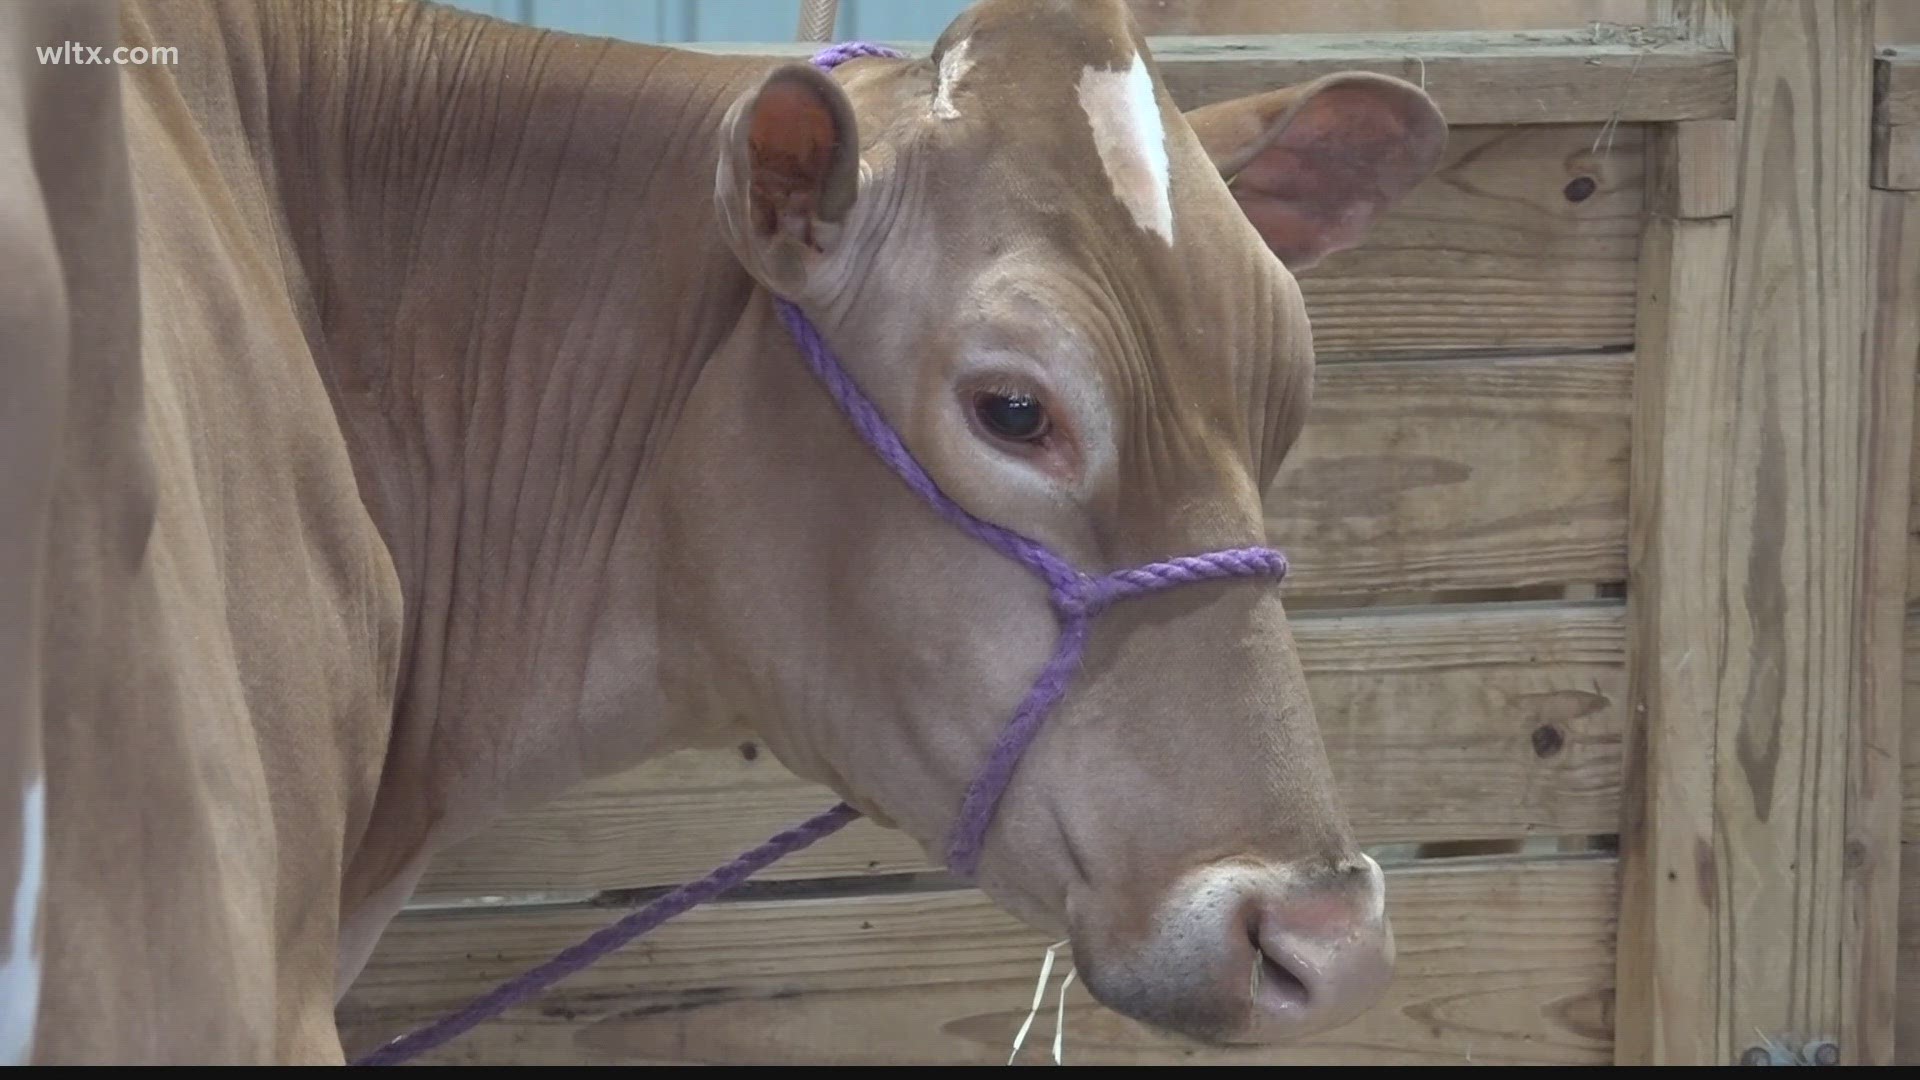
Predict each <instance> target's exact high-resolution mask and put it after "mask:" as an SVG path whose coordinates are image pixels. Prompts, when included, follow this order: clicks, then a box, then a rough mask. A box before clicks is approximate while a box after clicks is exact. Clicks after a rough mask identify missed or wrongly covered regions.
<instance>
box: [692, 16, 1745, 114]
mask: <svg viewBox="0 0 1920 1080" xmlns="http://www.w3.org/2000/svg"><path fill="white" fill-rule="evenodd" d="M886 44H889V45H893V46H895V47H896V48H900V49H903V50H905V51H906V52H907V53H908V54H910V55H913V56H925V55H927V53H928V51H929V47H930V46H929V43H927V42H911V41H890V42H886ZM1150 46H1151V48H1152V50H1153V55H1154V60H1155V62H1156V63H1157V64H1158V66H1159V68H1160V74H1161V77H1162V79H1163V80H1164V81H1165V82H1166V85H1167V89H1168V91H1169V92H1170V93H1172V95H1173V98H1174V101H1175V102H1176V103H1178V104H1179V105H1180V107H1181V108H1183V109H1191V108H1195V107H1197V106H1200V105H1206V104H1210V103H1212V102H1215V101H1221V100H1224V99H1227V98H1232V97H1237V96H1240V95H1243V94H1255V93H1260V92H1262V91H1265V90H1272V89H1274V88H1276V87H1281V86H1289V85H1292V84H1294V83H1302V82H1307V81H1310V80H1312V79H1316V78H1319V77H1320V76H1322V75H1326V74H1329V73H1332V72H1336V71H1375V72H1380V73H1382V74H1386V75H1395V76H1398V77H1400V78H1403V79H1406V80H1407V81H1409V82H1413V83H1419V84H1422V85H1424V86H1425V87H1426V88H1427V91H1428V93H1429V94H1431V95H1432V97H1433V99H1434V102H1435V103H1436V104H1437V105H1439V106H1440V111H1441V112H1442V113H1443V114H1445V115H1446V117H1447V120H1448V122H1449V123H1453V124H1586V123H1602V122H1605V121H1607V120H1609V119H1614V118H1615V117H1617V118H1618V120H1619V122H1621V123H1642V122H1658V121H1668V120H1702V119H1715V118H1726V117H1731V116H1732V115H1733V100H1734V78H1733V70H1734V69H1733V58H1732V57H1731V56H1730V55H1728V54H1727V53H1726V52H1724V51H1720V50H1712V49H1701V48H1697V47H1694V46H1692V45H1689V44H1687V43H1685V42H1681V41H1676V40H1673V39H1672V36H1671V35H1667V36H1664V37H1656V38H1655V39H1653V40H1649V41H1647V42H1645V43H1643V44H1634V43H1632V42H1629V41H1626V40H1622V39H1620V38H1619V37H1617V36H1615V35H1607V34H1601V35H1598V36H1596V35H1595V33H1594V32H1593V31H1592V30H1591V29H1590V28H1589V29H1580V30H1564V31H1538V30H1536V31H1523V32H1490V33H1489V32H1477V31H1476V32H1458V31H1451V32H1449V31H1442V32H1427V33H1384V34H1340V35H1331V34H1330V35H1324V36H1323V35H1314V34H1300V35H1285V36H1280V35H1270V34H1260V35H1254V36H1247V37H1157V38H1155V39H1153V40H1152V41H1151V42H1150ZM680 47H682V48H689V49H694V50H697V51H701V52H715V53H734V54H753V55H763V56H779V57H793V58H800V57H804V56H808V55H811V54H812V52H813V51H814V48H815V47H814V46H809V45H803V44H791V43H785V42H781V43H769V44H760V43H754V44H751V45H749V44H740V43H734V42H713V43H706V44H688V45H684V46H680Z"/></svg>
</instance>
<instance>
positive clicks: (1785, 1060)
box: [1740, 1035, 1840, 1065]
mask: <svg viewBox="0 0 1920 1080" xmlns="http://www.w3.org/2000/svg"><path fill="white" fill-rule="evenodd" d="M1760 1039H1761V1042H1760V1045H1758V1046H1749V1047H1747V1049H1746V1052H1745V1053H1743V1054H1741V1055H1740V1064H1742V1065H1838V1064H1840V1044H1838V1043H1836V1042H1833V1041H1832V1040H1830V1039H1810V1040H1808V1041H1806V1042H1803V1043H1800V1044H1799V1045H1798V1046H1796V1045H1794V1044H1792V1043H1790V1042H1788V1041H1786V1040H1784V1039H1781V1040H1775V1039H1769V1038H1767V1037H1766V1036H1765V1035H1762V1036H1760Z"/></svg>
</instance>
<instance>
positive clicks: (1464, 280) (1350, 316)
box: [1300, 125, 1646, 359]
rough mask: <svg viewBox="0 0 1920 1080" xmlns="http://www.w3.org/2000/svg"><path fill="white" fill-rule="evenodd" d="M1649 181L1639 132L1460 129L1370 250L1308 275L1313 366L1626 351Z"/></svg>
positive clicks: (1384, 221)
mask: <svg viewBox="0 0 1920 1080" xmlns="http://www.w3.org/2000/svg"><path fill="white" fill-rule="evenodd" d="M1596 140H1597V141H1598V149H1597V150H1596V149H1595V144H1596ZM1644 172H1645V137H1644V132H1643V131H1642V130H1641V129H1640V128H1638V127H1634V126H1626V127H1622V128H1619V129H1616V130H1615V131H1613V132H1612V133H1611V134H1610V137H1608V136H1603V135H1602V133H1601V129H1600V127H1599V126H1597V125H1576V126H1568V127H1545V128H1455V129H1454V130H1453V132H1452V133H1451V135H1450V137H1449V141H1448V146H1447V153H1446V157H1445V158H1444V159H1443V161H1442V164H1441V167H1440V170H1439V171H1438V172H1437V173H1436V174H1435V175H1434V176H1432V177H1430V178H1428V179H1427V180H1426V181H1425V182H1424V183H1422V184H1421V185H1420V186H1419V187H1417V188H1415V189H1414V190H1413V191H1412V192H1411V193H1409V195H1408V196H1407V198H1406V199H1405V200H1404V201H1403V202H1401V203H1400V204H1398V205H1397V206H1395V207H1394V208H1393V209H1392V210H1391V211H1389V212H1388V213H1387V214H1386V215H1384V216H1383V217H1382V218H1381V220H1380V222H1379V224H1378V225H1377V226H1376V227H1375V228H1374V229H1373V230H1372V232H1370V233H1369V234H1368V237H1367V242H1366V243H1364V244H1362V245H1360V246H1359V247H1357V248H1354V249H1352V250H1350V251H1344V252H1340V253H1339V254H1336V255H1334V256H1332V257H1330V258H1329V259H1327V261H1326V262H1324V263H1323V264H1321V265H1320V266H1318V267H1315V268H1314V269H1313V270H1311V271H1309V272H1307V273H1306V274H1304V275H1302V277H1301V279H1300V285H1301V290H1302V291H1303V292H1304V293H1305V295H1306V300H1307V314H1308V316H1309V318H1311V320H1312V323H1313V335H1314V343H1315V346H1316V348H1317V350H1318V352H1319V354H1320V356H1321V358H1322V359H1330V358H1337V357H1341V356H1351V355H1366V356H1381V355H1392V354H1422V353H1431V352H1437V351H1445V350H1475V351H1488V350H1496V349H1498V350H1507V351H1514V352H1518V351H1532V352H1546V351H1559V350H1572V349H1590V348H1609V347H1617V348H1624V347H1626V346H1628V345H1631V344H1632V342H1633V288H1634V274H1635V269H1636V266H1637V259H1638V254H1639V240H1640V230H1641V222H1642V218H1643V213H1644V209H1645V198H1646V191H1645V180H1644ZM1574 196H1579V197H1578V198H1574Z"/></svg>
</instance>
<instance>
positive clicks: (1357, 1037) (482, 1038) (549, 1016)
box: [339, 857, 1614, 1065]
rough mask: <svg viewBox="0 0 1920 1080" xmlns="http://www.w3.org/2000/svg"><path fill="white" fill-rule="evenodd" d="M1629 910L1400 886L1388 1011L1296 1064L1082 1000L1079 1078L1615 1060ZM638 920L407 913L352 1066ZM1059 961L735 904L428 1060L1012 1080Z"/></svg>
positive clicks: (950, 913)
mask: <svg viewBox="0 0 1920 1080" xmlns="http://www.w3.org/2000/svg"><path fill="white" fill-rule="evenodd" d="M1461 862H1462V863H1463V864H1473V863H1477V862H1478V861H1477V860H1461ZM1613 890H1614V865H1613V863H1612V862H1611V860H1608V859H1604V858H1592V857H1578V858H1568V859H1547V860H1540V861H1514V862H1498V861H1493V862H1489V863H1486V864H1478V865H1458V866H1435V865H1434V864H1431V863H1429V864H1425V865H1424V866H1421V865H1418V864H1416V867H1415V868H1411V869H1394V870H1390V871H1389V873H1388V885H1387V895H1388V903H1389V905H1390V906H1391V910H1392V916H1393V925H1394V934H1395V939H1396V944H1397V946H1398V951H1399V966H1398V970H1397V972H1396V976H1395V979H1394V982H1393V985H1392V987H1391V989H1390V990H1389V991H1388V998H1387V1000H1386V1001H1385V1002H1383V1003H1382V1004H1381V1005H1380V1006H1378V1007H1376V1008H1375V1009H1374V1010H1372V1011H1371V1012H1370V1013H1368V1014H1367V1015H1365V1016H1363V1017H1361V1018H1359V1019H1358V1020H1356V1021H1354V1022H1353V1023H1351V1024H1349V1025H1347V1026H1345V1027H1343V1028H1341V1029H1339V1030H1337V1031H1334V1032H1330V1033H1328V1034H1326V1035H1322V1036H1319V1037H1317V1038H1314V1039H1311V1040H1308V1041H1306V1042H1303V1043H1300V1044H1298V1045H1296V1046H1291V1047H1284V1048H1280V1047H1276V1048H1266V1049H1239V1050H1219V1049H1206V1048H1200V1047H1196V1046H1194V1045H1192V1044H1187V1043H1182V1042H1177V1041H1175V1040H1172V1039H1170V1038H1166V1037H1162V1036H1157V1035H1154V1034H1152V1033H1151V1032H1149V1031H1147V1030H1146V1029H1145V1028H1143V1027H1141V1026H1139V1025H1137V1024H1134V1023H1132V1022H1130V1021H1127V1020H1125V1019H1123V1018H1121V1017H1119V1016H1118V1015H1117V1014H1114V1013H1111V1012H1109V1011H1107V1010H1106V1009H1104V1008H1101V1007H1099V1006H1098V1005H1096V1004H1094V1003H1093V1001H1092V999H1091V998H1089V997H1088V996H1087V995H1086V993H1085V992H1084V990H1081V989H1079V988H1078V986H1077V984H1076V988H1075V989H1074V991H1073V992H1072V993H1071V994H1070V996H1069V1006H1070V1007H1069V1009H1068V1016H1067V1027H1066V1038H1065V1049H1066V1059H1067V1061H1068V1062H1069V1063H1072V1064H1092V1063H1099V1064H1147V1063H1172V1062H1178V1063H1182V1064H1202V1063H1210V1064H1211V1063H1219V1064H1227V1063H1239V1064H1292V1063H1299V1064H1305V1063H1309V1062H1311V1063H1314V1064H1334V1063H1365V1064H1371V1065H1381V1064H1400V1063H1405V1064H1414V1063H1442V1062H1445V1063H1466V1062H1476V1063H1560V1064H1597V1063H1601V1062H1604V1061H1605V1060H1606V1059H1607V1056H1608V1053H1609V1049H1608V1043H1609V1038H1608V1030H1607V1028H1608V1016H1607V1002H1608V999H1609V997H1610V996H1611V990H1610V987H1609V985H1608V982H1609V977H1610V975H1611V973H1612V936H1613V927H1612V922H1613V910H1614V905H1613ZM619 914H620V912H618V911H613V910H607V909H593V908H589V909H584V910H579V909H574V910H562V911H549V912H518V913H504V912H486V913H478V914H459V915H454V914H444V913H443V914H435V915H412V916H403V917H402V918H401V919H400V920H399V921H398V922H397V923H396V924H395V925H394V927H393V928H392V929H391V930H390V931H389V932H388V934H387V937H386V938H385V939H384V940H383V941H382V942H381V944H380V947H379V949H378V950H377V951H376V952H375V954H374V957H373V960H372V962H371V964H370V965H369V966H368V968H367V970H366V972H365V973H364V974H363V975H362V976H361V977H360V980H359V982H358V983H356V984H355V986H354V988H353V990H352V991H351V992H350V993H349V994H348V995H347V997H346V1000H345V1001H344V1002H343V1003H342V1005H341V1007H340V1010H339V1018H340V1022H341V1032H342V1037H343V1039H344V1041H345V1043H346V1045H347V1047H348V1049H349V1052H350V1053H351V1052H356V1051H359V1050H361V1049H364V1048H368V1047H370V1046H372V1045H375V1044H377V1043H378V1042H380V1041H382V1040H384V1039H386V1038H390V1037H392V1036H393V1035H395V1034H398V1033H399V1031H401V1030H402V1029H404V1028H406V1027H408V1026H410V1025H411V1024H414V1023H418V1022H420V1021H424V1020H427V1019H430V1018H432V1017H433V1016H435V1015H437V1014H439V1013H441V1012H443V1011H445V1010H447V1009H451V1008H454V1007H456V1006H458V1005H460V1004H462V1003H464V1002H465V1001H466V1000H467V999H468V998H469V997H470V996H471V995H474V994H478V993H481V992H483V991H485V990H487V989H489V988H491V987H492V985H493V984H494V983H495V982H496V981H497V980H500V979H503V978H507V977H510V976H512V975H514V974H517V973H518V972H520V971H522V970H524V969H525V968H527V967H530V966H532V965H533V964H535V963H538V962H539V961H541V960H544V959H546V958H547V957H548V956H549V955H551V954H552V953H553V952H554V951H557V950H558V949H560V948H563V947H565V946H567V945H570V944H572V943H573V942H575V941H577V940H579V939H580V938H581V937H584V936H585V935H586V934H588V933H590V932H592V931H593V930H595V929H597V928H599V927H600V926H603V925H605V924H606V923H608V922H610V921H612V920H613V919H614V918H617V917H618V916H619ZM1047 944H1048V939H1047V938H1045V937H1042V936H1040V935H1038V934H1035V933H1034V932H1033V931H1031V930H1028V929H1026V928H1025V927H1023V926H1021V925H1020V924H1019V923H1017V922H1015V921H1014V920H1013V919H1012V918H1011V917H1009V916H1006V915H1004V914H1002V913H1000V912H999V911H998V910H997V909H995V908H994V907H993V906H991V905H990V904H989V903H987V901H985V900H984V899H983V898H982V897H981V896H980V894H978V893H976V892H973V891H971V890H963V891H946V892H935V893H921V894H910V895H899V896H885V897H860V898H843V899H826V900H788V901H768V902H759V901H753V902H737V903H722V904H719V905H714V906H710V907H706V908H701V909H696V910H695V911H693V912H691V913H689V914H688V915H685V916H683V917H681V918H680V919H678V920H675V921H674V922H671V923H669V924H667V925H666V926H665V927H663V928H662V929H660V930H659V931H657V932H656V933H655V934H654V935H653V936H651V937H649V938H647V939H646V940H645V941H644V942H641V943H639V944H637V945H635V946H634V947H632V948H629V949H626V950H624V951H622V952H619V953H616V954H614V955H613V956H610V957H608V958H607V959H605V960H603V961H602V962H601V963H600V964H599V965H597V966H595V967H593V968H589V969H588V970H586V971H584V972H581V973H580V974H578V975H575V976H573V977H572V978H571V979H569V980H567V981H566V982H563V983H561V984H560V985H558V986H556V987H554V988H552V989H551V990H549V991H548V992H547V993H546V994H545V995H544V996H543V997H541V998H540V999H539V1000H538V1001H536V1002H534V1003H533V1004H531V1005H528V1006H523V1007H521V1008H518V1009H515V1010H512V1011H510V1012H508V1013H506V1014H504V1015H502V1016H500V1017H498V1018H496V1019H495V1020H493V1021H490V1022H489V1023H487V1024H485V1025H482V1026H481V1027H479V1028H476V1029H474V1030H473V1031H471V1032H469V1033H467V1035H465V1036H464V1037H463V1038H462V1039H460V1040H459V1041H457V1042H455V1043H453V1044H451V1045H449V1046H447V1047H445V1048H443V1049H441V1050H439V1051H436V1052H435V1053H434V1054H433V1055H430V1056H429V1057H428V1058H425V1059H423V1060H428V1061H435V1062H441V1063H462V1064H467V1063H476V1064H477V1063H483V1062H484V1063H486V1064H497V1065H531V1064H549V1065H561V1064H612V1063H634V1064H638V1063H643V1062H645V1063H666V1062H682V1063H706V1064H741V1065H745V1064H821V1065H825V1064H834V1065H855V1064H881V1063H884V1064H889V1065H909V1064H926V1065H933V1064H942V1065H945V1064H982V1065H986V1064H994V1065H997V1064H1004V1063H1005V1062H1006V1060H1007V1052H1008V1048H1009V1047H1010V1046H1011V1045H1012V1039H1013V1034H1014V1031H1015V1030H1016V1029H1017V1027H1018V1026H1019V1024H1020V1021H1021V1019H1022V1018H1023V1017H1024V1016H1025V1014H1026V1007H1027V1005H1028V1003H1029V1002H1030V1001H1031V999H1032V995H1033V986H1034V979H1035V977H1036V975H1037V973H1038V970H1039V961H1040V955H1041V951H1042V949H1043V948H1044V947H1045V946H1046V945H1047ZM1057 984H1058V976H1056V980H1055V985H1056V986H1057ZM1052 1005H1053V1001H1052V995H1051V994H1050V995H1049V1000H1048V1007H1049V1010H1051V1008H1052ZM1051 1022H1052V1018H1051V1016H1047V1017H1044V1018H1042V1019H1041V1020H1039V1021H1038V1022H1037V1023H1036V1025H1035V1030H1034V1032H1033V1033H1032V1034H1031V1035H1030V1036H1029V1038H1028V1045H1029V1047H1030V1048H1032V1052H1030V1053H1028V1054H1026V1055H1023V1058H1022V1060H1023V1061H1025V1062H1033V1063H1038V1062H1040V1061H1042V1060H1046V1058H1047V1056H1048V1055H1047V1050H1046V1048H1047V1047H1048V1046H1049V1045H1050V1044H1051V1041H1052V1030H1051Z"/></svg>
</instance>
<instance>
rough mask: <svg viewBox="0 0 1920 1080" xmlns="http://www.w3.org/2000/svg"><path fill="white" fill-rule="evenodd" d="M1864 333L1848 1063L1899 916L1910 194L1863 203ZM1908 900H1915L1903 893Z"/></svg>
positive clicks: (1915, 232)
mask: <svg viewBox="0 0 1920 1080" xmlns="http://www.w3.org/2000/svg"><path fill="white" fill-rule="evenodd" d="M1870 206H1871V211H1872V214H1871V228H1872V250H1871V259H1870V264H1869V265H1870V267H1871V270H1870V273H1871V277H1870V279H1869V283H1868V284H1869V287H1870V289H1871V297H1872V300H1871V311H1870V316H1869V317H1870V319H1871V328H1872V333H1871V336H1870V338H1869V341H1868V352H1867V361H1868V364H1869V365H1870V366H1869V368H1868V369H1867V371H1866V373H1865V376H1866V380H1867V388H1868V393H1869V395H1870V396H1869V398H1868V400H1867V401H1865V402H1863V403H1862V411H1863V416H1862V420H1863V428H1862V437H1863V442H1864V445H1865V447H1866V451H1865V454H1866V468H1867V475H1866V478H1865V483H1866V489H1867V491H1868V493H1869V495H1868V497H1869V500H1870V501H1869V503H1868V508H1867V520H1866V537H1865V544H1864V547H1863V551H1862V554H1861V563H1860V584H1859V586H1858V588H1859V589H1860V592H1861V601H1860V615H1859V618H1860V623H1859V625H1858V627H1857V628H1856V629H1855V630H1854V633H1855V635H1856V636H1857V639H1858V641H1859V642H1860V646H1859V647H1860V653H1861V656H1862V659H1863V661H1864V663H1862V664H1861V666H1860V669H1859V674H1858V678H1859V688H1858V691H1857V693H1858V704H1857V705H1856V707H1855V710H1854V719H1853V723H1852V724H1851V725H1849V735H1848V739H1849V741H1848V747H1847V763H1848V764H1847V791H1846V860H1845V864H1844V870H1845V889H1846V903H1847V905H1848V910H1847V919H1846V924H1845V932H1846V938H1845V942H1844V944H1843V946H1842V958H1843V959H1842V965H1843V970H1844V972H1845V973H1846V975H1847V976H1848V977H1847V980H1846V982H1844V983H1843V984H1842V987H1841V990H1842V995H1843V996H1842V1000H1841V1006H1840V1014H1841V1017H1842V1018H1843V1026H1842V1028H1841V1030H1840V1043H1841V1045H1842V1046H1843V1047H1849V1048H1851V1049H1852V1056H1853V1060H1855V1061H1858V1062H1863V1063H1870V1064H1886V1063H1888V1062H1890V1061H1892V1060H1893V1054H1894V1037H1895V1032H1894V1026H1895V1017H1896V1009H1895V970H1894V967H1895V964H1894V961H1893V957H1895V956H1896V955H1897V952H1896V950H1897V940H1896V938H1897V934H1898V927H1899V918H1900V917H1899V910H1900V833H1901V761H1902V756H1901V740H1902V738H1903V733H1904V730H1905V727H1906V710H1905V707H1904V706H1905V701H1904V696H1903V692H1904V690H1905V686H1906V683H1905V678H1904V676H1905V652H1906V649H1905V646H1906V619H1905V614H1906V613H1905V607H1906V603H1905V601H1906V591H1907V587H1908V586H1907V579H1908V576H1909V574H1910V572H1911V569H1912V568H1911V567H1910V566H1909V565H1908V561H1907V537H1908V531H1907V527H1908V521H1907V510H1908V508H1909V506H1910V504H1911V499H1912V491H1911V487H1912V480H1911V478H1912V473H1913V454H1912V448H1913V439H1914V434H1915V425H1914V417H1913V409H1914V399H1915V394H1914V379H1915V376H1916V374H1920V371H1917V370H1916V369H1917V368H1920V319H1917V318H1916V317H1915V314H1914V313H1915V310H1916V307H1917V306H1920V195H1916V194H1912V193H1908V192H1893V191H1880V192H1874V193H1872V196H1871V203H1870ZM1914 899H1915V900H1916V901H1920V897H1915V898H1914Z"/></svg>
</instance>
